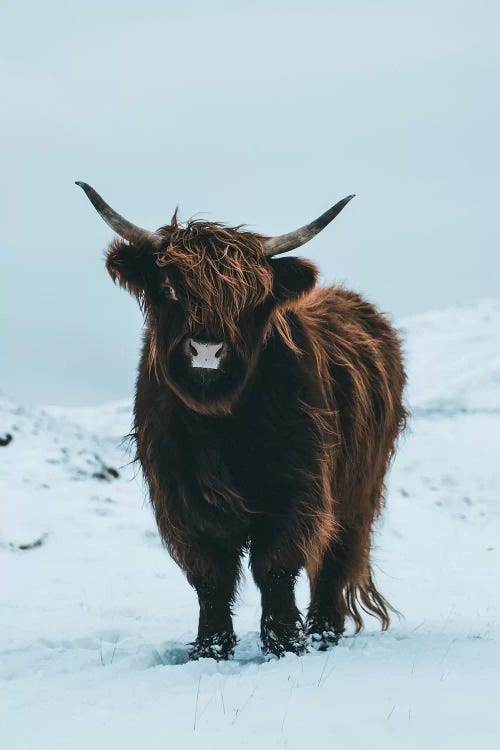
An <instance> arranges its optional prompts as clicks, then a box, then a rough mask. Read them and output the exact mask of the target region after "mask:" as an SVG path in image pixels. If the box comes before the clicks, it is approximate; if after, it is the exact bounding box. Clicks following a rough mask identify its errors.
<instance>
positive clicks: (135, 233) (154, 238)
mask: <svg viewBox="0 0 500 750" xmlns="http://www.w3.org/2000/svg"><path fill="white" fill-rule="evenodd" d="M75 185H79V187H81V188H82V190H84V192H85V194H86V195H87V198H88V199H89V201H90V202H91V203H92V205H93V206H94V208H95V209H96V211H97V213H98V214H100V215H101V216H102V218H103V219H104V221H105V222H106V224H107V225H108V226H109V227H111V229H112V230H113V231H114V232H116V234H119V235H120V237H122V238H123V239H124V240H128V241H129V242H132V243H140V242H150V243H151V244H153V245H154V246H155V247H160V246H161V245H162V244H163V243H164V242H165V238H164V237H162V235H161V234H159V233H158V232H150V231H149V230H148V229H141V227H138V226H136V225H135V224H132V222H130V221H127V219H124V218H123V216H120V214H119V213H117V212H116V211H114V210H113V209H112V208H111V206H108V204H107V203H106V201H104V200H103V199H102V198H101V196H100V195H99V193H97V192H96V191H95V190H94V188H93V187H90V185H87V183H86V182H75Z"/></svg>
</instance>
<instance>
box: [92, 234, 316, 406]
mask: <svg viewBox="0 0 500 750" xmlns="http://www.w3.org/2000/svg"><path fill="white" fill-rule="evenodd" d="M159 233H160V234H162V236H163V237H164V243H163V246H162V247H161V248H159V247H158V246H153V245H149V244H148V242H147V241H145V242H141V243H140V244H139V245H134V244H129V243H125V242H122V241H115V242H113V243H112V245H111V247H110V250H109V253H108V257H107V268H108V270H109V272H110V274H111V276H112V277H113V278H114V279H116V280H118V281H119V282H120V284H122V286H124V287H126V288H128V289H129V291H131V292H132V293H133V294H135V295H136V296H137V297H138V298H139V300H140V301H141V303H142V304H143V306H144V309H145V311H146V315H147V320H148V336H149V347H150V361H149V365H150V372H151V375H152V376H153V377H155V378H157V379H158V381H159V382H162V383H164V384H165V385H167V386H169V387H170V388H172V389H173V390H174V391H175V393H176V394H177V395H178V397H179V398H180V399H181V400H182V401H183V402H184V403H185V404H186V405H188V406H189V407H190V408H191V409H193V410H195V411H198V412H200V413H204V414H221V413H229V412H231V409H232V408H233V406H234V404H235V403H236V402H237V400H238V398H239V397H240V395H241V394H242V392H243V391H244V389H245V387H246V385H247V384H248V383H249V382H250V381H251V378H252V375H253V374H254V372H255V370H256V367H257V366H258V360H259V354H260V352H261V350H262V347H263V346H264V345H265V339H266V335H267V333H268V331H269V328H270V323H271V318H272V317H273V316H275V315H276V312H277V310H280V309H282V308H283V307H284V306H287V305H291V304H293V302H294V301H295V300H297V299H298V298H299V297H300V296H301V295H303V294H305V293H307V292H308V291H309V290H311V289H312V287H313V286H314V284H315V281H316V269H315V267H314V266H313V265H312V264H311V263H309V262H307V261H304V260H300V259H298V258H284V259H273V258H267V257H265V255H264V253H263V250H262V241H261V238H260V237H259V236H258V235H255V234H252V233H249V232H242V231H240V230H239V229H237V228H235V229H231V228H227V227H223V226H221V225H218V224H212V223H207V222H191V223H190V224H188V225H187V226H186V227H180V226H178V225H177V222H176V221H174V222H173V223H172V224H171V225H169V226H168V227H165V228H163V229H161V230H159Z"/></svg>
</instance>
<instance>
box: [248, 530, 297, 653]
mask: <svg viewBox="0 0 500 750" xmlns="http://www.w3.org/2000/svg"><path fill="white" fill-rule="evenodd" d="M267 532H268V533H266V534H265V538H264V539H263V538H260V535H259V534H256V535H255V536H254V538H253V539H252V544H251V547H250V564H251V567H252V572H253V576H254V579H255V582H256V584H257V586H258V587H259V589H260V593H261V599H262V618H261V628H260V633H261V639H262V647H263V650H264V652H266V653H269V654H275V655H276V656H282V655H283V654H284V653H285V652H287V651H290V652H292V653H295V654H301V653H303V652H304V651H305V635H304V627H303V621H302V616H301V614H300V612H299V610H298V609H297V605H296V603H295V582H296V580H297V576H298V575H299V572H300V569H301V568H302V567H303V565H304V560H303V555H302V553H301V551H300V549H299V548H298V547H297V546H295V545H294V544H293V543H291V542H287V541H286V540H284V539H283V538H281V539H280V538H279V537H277V538H274V539H273V538H272V534H271V535H270V534H269V528H268V529H267Z"/></svg>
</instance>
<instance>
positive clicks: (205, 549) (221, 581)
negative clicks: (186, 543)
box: [183, 542, 241, 660]
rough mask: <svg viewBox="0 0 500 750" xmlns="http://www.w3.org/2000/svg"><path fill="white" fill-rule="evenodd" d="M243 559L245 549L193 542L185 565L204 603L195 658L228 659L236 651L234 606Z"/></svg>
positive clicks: (184, 561)
mask: <svg viewBox="0 0 500 750" xmlns="http://www.w3.org/2000/svg"><path fill="white" fill-rule="evenodd" d="M240 559H241V549H238V550H226V549H224V548H222V547H219V546H218V545H217V544H213V543H210V542H208V543H206V544H203V545H202V546H198V545H190V548H189V554H188V559H187V560H186V559H185V560H183V567H184V569H185V570H186V573H187V578H188V581H189V583H190V584H191V585H192V586H193V587H194V588H195V590H196V593H197V594H198V602H199V605H200V618H199V623H198V636H197V638H196V641H195V642H194V643H193V646H192V649H191V651H190V654H189V656H190V658H191V659H200V658H203V657H208V658H212V659H217V660H219V659H227V658H229V657H230V656H232V654H233V652H234V646H235V645H236V636H235V634H234V630H233V622H232V605H233V603H234V598H235V594H236V587H237V584H238V578H239V574H240Z"/></svg>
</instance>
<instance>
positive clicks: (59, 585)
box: [0, 300, 500, 750]
mask: <svg viewBox="0 0 500 750" xmlns="http://www.w3.org/2000/svg"><path fill="white" fill-rule="evenodd" d="M401 328H402V330H403V333H404V336H405V340H406V347H407V352H408V366H409V372H410V385H409V389H408V397H409V401H410V407H411V408H412V410H413V414H414V416H413V419H412V421H411V423H410V428H409V430H408V433H407V434H406V437H405V438H404V440H403V441H402V443H401V446H400V450H399V453H398V455H397V458H396V461H395V464H394V467H393V469H392V472H391V476H390V480H389V492H388V503H387V511H386V513H385V517H384V519H383V521H382V523H381V524H380V528H379V530H378V532H377V536H376V550H375V561H376V574H377V579H378V583H379V586H380V588H381V590H382V592H383V593H384V594H385V595H386V596H387V597H388V598H389V600H390V601H391V602H392V603H393V604H394V605H395V606H396V607H397V608H398V609H399V610H401V612H402V613H403V615H404V619H403V620H401V621H400V622H398V620H397V619H396V620H395V621H394V623H393V625H392V627H391V629H390V630H389V632H387V633H380V632H379V631H378V630H377V628H376V626H375V625H374V624H373V625H372V624H370V625H369V627H368V628H367V630H365V631H364V632H363V633H361V634H360V635H358V636H356V637H346V638H344V639H343V640H342V641H341V643H340V645H339V646H338V647H337V648H335V649H333V650H332V651H330V652H328V653H326V654H325V653H311V654H308V655H306V656H304V657H301V658H298V657H295V656H292V655H290V656H287V657H286V658H284V659H282V660H280V661H269V662H265V661H264V660H263V659H262V657H261V655H260V651H259V646H258V635H257V633H258V620H259V611H260V609H259V600H258V595H257V591H256V589H255V587H254V585H253V583H252V582H251V580H249V578H248V576H247V579H246V582H245V584H244V585H243V587H242V591H241V597H240V602H239V605H238V608H237V617H236V620H235V624H236V628H237V632H238V635H239V637H240V642H239V646H238V648H237V653H236V658H235V659H234V660H233V661H230V662H226V663H218V664H217V663H214V662H213V661H209V660H202V661H199V662H194V663H189V662H187V647H186V644H187V643H188V642H189V641H191V640H192V639H193V638H194V635H195V627H196V620H197V606H196V600H195V596H194V593H193V591H192V590H191V589H190V587H189V586H188V584H187V583H186V582H185V580H184V578H183V576H182V574H181V572H180V571H179V570H178V568H177V567H176V566H175V564H174V563H173V562H172V561H171V560H170V558H169V557H168V554H167V553H166V552H165V551H164V550H163V549H162V547H161V544H160V541H159V538H158V534H157V532H156V528H155V525H154V522H153V519H152V514H151V511H150V508H149V506H148V503H147V501H146V500H145V497H144V490H143V486H142V481H141V479H140V476H134V474H135V473H136V469H135V468H134V467H131V466H128V465H127V461H128V456H127V454H126V453H125V452H124V448H123V446H121V445H120V436H121V435H123V434H125V433H126V432H127V431H128V429H129V406H128V404H123V403H118V404H111V405H107V406H105V407H103V408H102V409H93V410H92V409H73V410H70V409H59V408H58V409H56V408H51V409H46V410H41V409H31V408H26V409H24V408H21V407H19V406H18V405H16V404H13V403H11V402H10V401H9V400H8V399H6V398H4V399H1V400H0V437H2V435H3V436H5V433H10V434H11V435H12V436H13V440H12V441H11V442H10V443H9V444H8V445H6V446H3V447H0V502H1V528H0V558H1V573H0V576H1V578H0V633H1V636H0V691H1V695H0V737H1V738H2V747H5V748H6V750H7V749H8V750H11V749H12V750H22V749H24V748H26V749H27V750H33V748H40V749H41V750H57V749H58V748H64V749H65V750H66V749H67V748H72V750H79V749H80V748H85V750H88V748H95V749H96V750H99V749H100V748H113V747H119V748H120V749H121V750H127V749H128V748H130V749H132V748H134V750H135V749H136V748H139V747H147V748H148V750H154V749H155V748H162V750H164V749H165V748H171V747H176V748H186V747H188V748H191V747H198V746H200V747H201V746H203V747H204V748H207V749H208V748H217V749H218V750H223V749H224V748H243V747H248V748H262V749H264V748H273V747H278V748H281V747H282V748H303V747H313V746H314V745H315V743H317V745H318V746H327V747H336V748H345V747H349V748H350V750H356V749H357V748H359V749H360V750H371V749H372V748H373V749H374V750H376V748H398V749H399V748H405V749H406V748H408V749H411V748H418V750H421V749H422V748H424V747H425V748H448V747H450V748H453V749H454V750H455V749H458V748H466V750H470V749H471V747H478V746H479V747H481V746H482V747H494V746H496V745H497V743H498V736H499V730H498V726H497V723H498V719H497V710H498V700H499V683H500V680H499V675H500V644H499V637H500V626H499V620H500V593H499V592H500V587H499V581H500V562H499V561H500V539H499V532H500V497H499V488H500V300H497V301H495V300H493V301H485V302H483V303H481V304H479V305H477V306H475V307H468V308H459V309H453V310H445V311H442V312H435V313H429V314H427V315H423V316H419V317H416V318H412V319H408V320H405V321H402V323H401ZM116 470H117V471H118V473H119V476H115V475H116ZM299 599H300V602H301V604H302V605H303V606H304V605H305V604H306V602H307V586H306V583H305V581H304V580H302V581H301V582H300V585H299Z"/></svg>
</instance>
